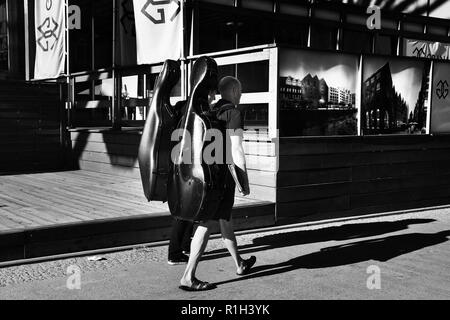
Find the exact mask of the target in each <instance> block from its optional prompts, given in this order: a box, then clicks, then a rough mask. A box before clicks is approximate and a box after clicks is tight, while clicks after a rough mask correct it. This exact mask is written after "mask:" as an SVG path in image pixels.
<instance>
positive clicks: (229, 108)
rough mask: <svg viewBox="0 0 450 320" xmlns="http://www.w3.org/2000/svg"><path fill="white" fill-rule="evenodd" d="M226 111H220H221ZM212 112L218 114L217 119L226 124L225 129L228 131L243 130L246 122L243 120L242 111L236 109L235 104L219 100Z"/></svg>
mask: <svg viewBox="0 0 450 320" xmlns="http://www.w3.org/2000/svg"><path fill="white" fill-rule="evenodd" d="M222 108H223V109H224V110H220V109H222ZM212 110H213V111H214V112H217V119H218V120H221V121H224V122H225V128H226V129H227V130H240V129H241V130H243V129H244V122H243V120H242V113H241V111H240V110H239V109H238V108H236V107H234V106H233V104H232V103H231V102H229V101H227V100H224V99H221V100H219V101H218V102H217V103H216V104H215V105H214V106H213V107H212Z"/></svg>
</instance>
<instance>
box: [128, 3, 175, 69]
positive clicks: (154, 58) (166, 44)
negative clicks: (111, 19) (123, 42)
mask: <svg viewBox="0 0 450 320" xmlns="http://www.w3.org/2000/svg"><path fill="white" fill-rule="evenodd" d="M133 4H134V16H135V21H136V47H137V63H138V64H153V63H159V62H164V61H165V60H166V59H173V60H178V59H179V58H180V57H181V51H182V41H183V14H182V3H181V1H180V0H133Z"/></svg>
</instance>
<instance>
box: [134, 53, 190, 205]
mask: <svg viewBox="0 0 450 320" xmlns="http://www.w3.org/2000/svg"><path fill="white" fill-rule="evenodd" d="M180 77H181V70H180V64H179V63H178V62H177V61H173V60H167V61H166V62H165V63H164V66H163V69H162V71H161V73H160V75H159V77H158V79H157V81H156V84H155V88H154V93H153V98H152V100H151V102H150V108H149V111H148V116H147V121H146V123H145V127H144V130H143V133H142V138H141V143H140V145H139V153H138V161H139V168H140V172H141V179H142V186H143V189H144V194H145V197H146V198H147V200H148V201H163V202H166V201H167V180H168V176H169V173H170V170H171V160H170V155H171V151H172V143H171V136H172V133H173V131H174V130H175V129H176V127H177V125H178V123H179V119H180V117H181V115H180V114H179V110H177V109H176V108H175V107H174V106H172V105H171V104H170V93H171V92H172V90H173V88H174V87H175V85H176V84H177V83H178V81H179V80H180Z"/></svg>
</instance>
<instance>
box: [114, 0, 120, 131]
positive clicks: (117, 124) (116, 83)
mask: <svg viewBox="0 0 450 320" xmlns="http://www.w3.org/2000/svg"><path fill="white" fill-rule="evenodd" d="M117 11H118V10H117V0H113V35H112V39H113V41H112V42H113V43H112V45H113V50H112V52H113V57H112V61H113V70H112V78H113V83H114V92H113V98H112V101H111V103H112V129H113V130H121V128H122V126H121V118H122V117H121V113H120V102H121V91H122V85H121V83H120V82H121V81H120V79H118V78H119V77H120V75H119V74H118V72H117V61H116V58H117V54H116V53H117V52H116V50H117V44H116V36H117V16H118V14H117Z"/></svg>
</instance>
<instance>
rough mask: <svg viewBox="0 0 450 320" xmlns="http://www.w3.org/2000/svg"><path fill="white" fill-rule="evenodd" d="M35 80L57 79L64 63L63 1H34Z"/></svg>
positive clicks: (64, 26)
mask: <svg viewBox="0 0 450 320" xmlns="http://www.w3.org/2000/svg"><path fill="white" fill-rule="evenodd" d="M34 3H35V26H36V27H35V28H36V30H35V31H36V32H35V33H36V61H35V68H34V78H35V79H47V78H57V77H58V76H60V75H61V74H63V73H64V69H65V62H66V51H65V44H66V14H65V1H64V0H35V2H34Z"/></svg>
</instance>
